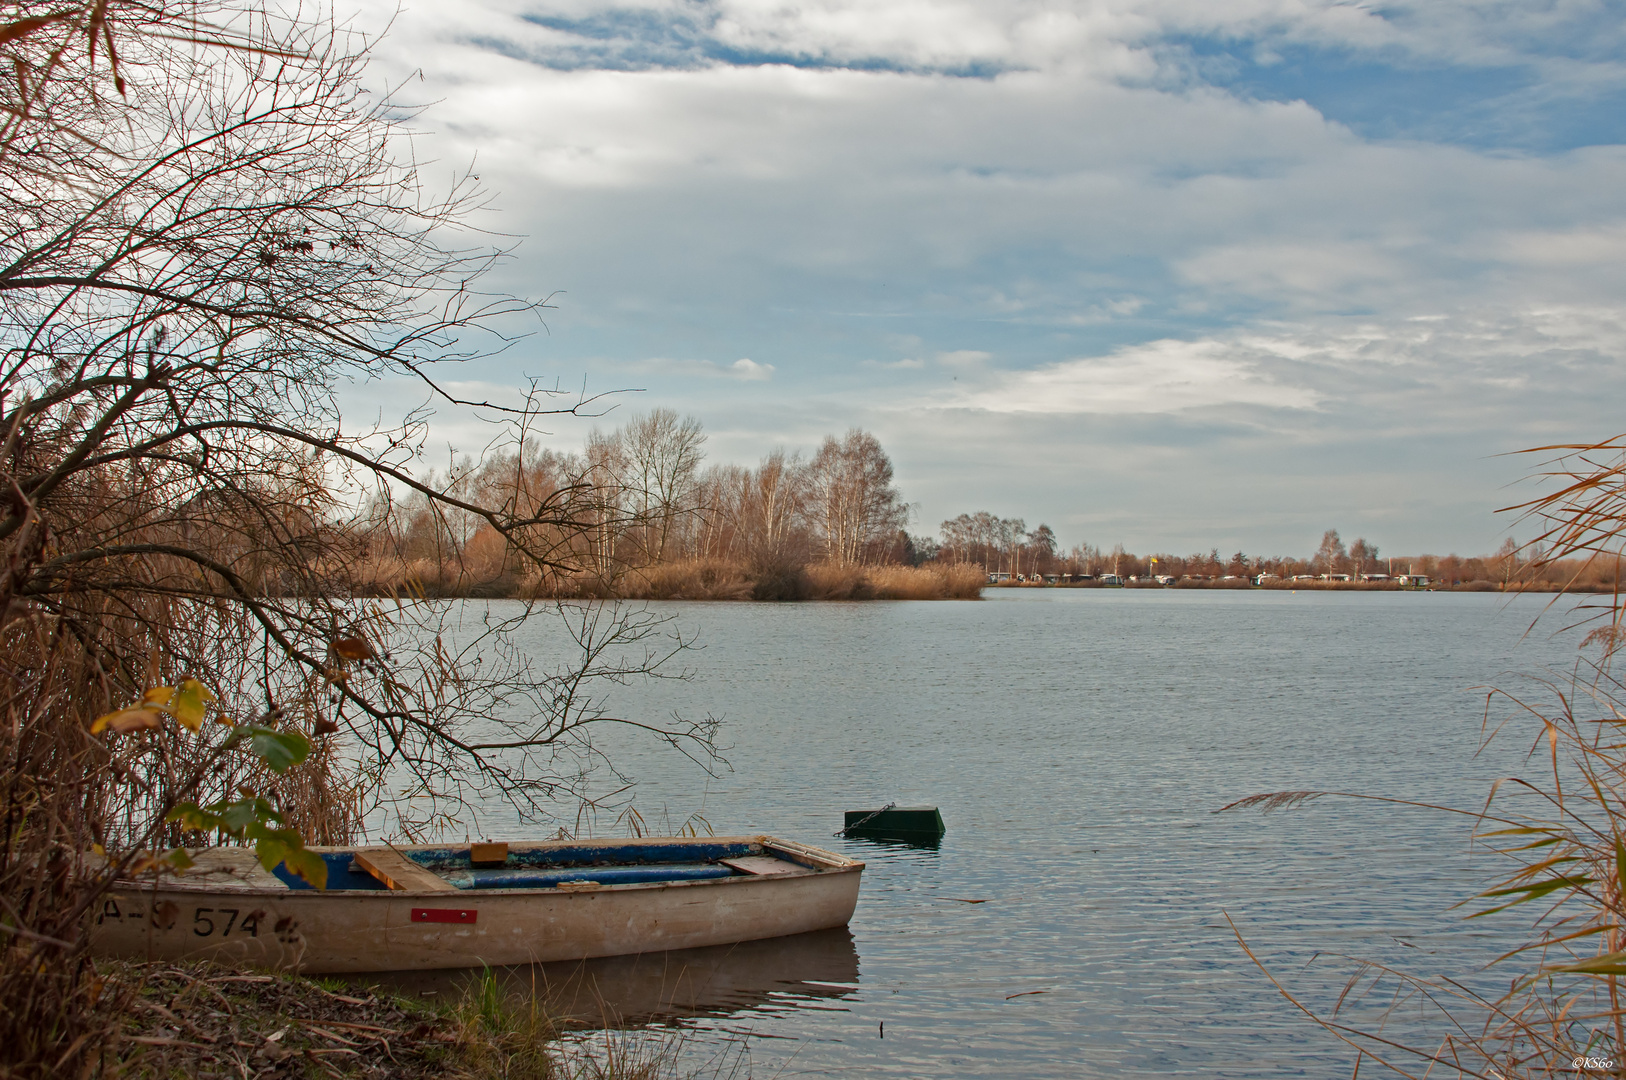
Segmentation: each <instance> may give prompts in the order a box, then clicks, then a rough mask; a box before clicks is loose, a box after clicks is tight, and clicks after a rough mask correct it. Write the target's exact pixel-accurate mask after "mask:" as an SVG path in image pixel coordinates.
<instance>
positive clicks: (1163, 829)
mask: <svg viewBox="0 0 1626 1080" xmlns="http://www.w3.org/2000/svg"><path fill="white" fill-rule="evenodd" d="M1544 602H1545V599H1544V598H1540V597H1535V598H1526V599H1519V600H1512V601H1509V600H1508V599H1507V598H1505V597H1501V596H1496V595H1488V596H1487V595H1483V594H1461V593H1438V594H1415V595H1414V594H1401V593H1316V594H1308V593H1300V594H1293V593H1290V592H1280V591H1270V592H1258V593H1251V592H1244V593H1229V592H1225V593H1221V592H1196V591H1192V592H1182V591H1174V590H1171V591H1168V592H1158V593H1140V592H1117V591H1108V590H1088V591H1085V590H1076V591H1069V590H1060V589H1056V590H1031V591H1022V592H1018V591H1016V590H1009V591H1006V592H1001V593H996V594H994V595H991V596H990V597H989V598H988V599H987V600H986V601H984V602H982V603H970V604H941V603H939V604H932V603H897V604H821V605H772V604H765V605H759V604H687V603H685V604H672V605H662V609H663V610H665V611H668V612H671V613H672V614H674V615H676V616H677V618H678V619H679V620H680V622H681V624H682V626H683V627H684V629H685V630H686V631H690V632H699V633H700V634H701V640H702V642H703V643H704V644H705V648H704V650H702V651H700V652H697V653H695V654H693V655H691V657H690V661H691V663H692V664H693V665H694V667H695V671H696V677H695V678H694V679H692V680H689V681H676V682H675V681H672V680H660V681H659V682H658V683H657V684H654V685H650V686H642V687H640V686H629V687H626V688H624V690H623V691H620V692H618V696H617V697H616V699H615V701H614V707H615V708H616V709H617V710H620V711H621V713H622V714H623V715H642V716H665V715H668V714H669V713H671V712H672V711H673V710H678V711H680V712H681V713H682V714H684V715H686V716H704V715H706V714H708V713H709V714H713V715H717V716H720V717H724V718H725V719H726V721H727V726H726V727H725V729H724V741H725V742H726V743H727V744H729V746H730V749H729V750H728V758H729V760H730V762H731V763H732V765H733V771H732V772H726V773H724V775H722V776H721V777H709V776H706V775H705V774H703V773H701V772H700V771H699V770H697V769H695V768H694V767H693V766H692V764H691V763H689V762H688V761H687V760H686V759H683V758H681V757H680V756H679V755H676V754H672V753H670V752H669V750H668V749H667V748H664V747H661V746H658V745H655V744H653V741H652V740H640V739H636V738H634V737H633V734H632V733H631V732H630V731H627V732H624V733H617V732H611V733H606V734H604V735H603V736H601V737H598V740H597V741H596V742H595V748H597V749H601V750H603V751H604V752H605V753H607V754H608V755H609V756H610V758H611V759H612V760H614V761H615V762H616V765H617V767H618V768H620V769H622V770H623V771H624V772H626V773H628V774H630V775H633V776H635V777H636V778H637V780H638V782H639V784H638V788H637V797H638V806H639V808H640V809H641V811H642V812H643V813H644V814H645V816H646V818H648V819H649V820H652V821H653V820H661V819H663V818H666V817H670V819H671V820H674V821H682V820H684V819H685V817H686V816H687V815H689V814H691V813H699V814H701V815H703V816H704V818H705V819H706V820H707V821H708V822H710V823H711V825H712V826H713V827H714V828H715V829H716V831H717V832H718V833H719V834H725V835H727V834H735V835H738V834H750V833H756V832H769V833H773V834H776V835H779V836H784V837H788V838H792V839H797V840H803V841H808V842H812V843H817V844H821V845H823V846H826V847H830V848H832V849H834V850H836V851H840V852H842V853H844V854H848V855H851V856H853V857H855V858H859V859H863V860H864V861H865V862H867V863H868V869H866V870H865V872H864V883H863V889H862V892H861V894H860V897H859V902H858V910H857V914H856V915H855V916H854V918H853V922H852V926H851V930H852V934H853V938H852V939H851V940H849V939H846V938H844V937H838V938H835V939H833V940H834V941H835V942H836V944H837V948H836V950H835V957H834V960H835V961H836V962H834V963H832V958H831V957H830V956H829V955H827V954H826V953H825V952H824V951H822V950H820V949H814V950H812V952H811V953H808V952H805V951H802V950H800V949H798V948H797V947H796V946H794V945H792V946H788V947H787V946H786V945H784V944H783V943H780V944H775V943H771V942H761V943H756V944H753V945H746V946H736V947H735V948H734V949H733V950H719V951H717V952H716V954H715V955H716V957H717V959H716V961H715V963H714V962H713V961H711V960H708V959H704V958H699V957H696V958H693V959H679V960H673V959H672V958H670V957H665V958H655V957H645V958H639V959H638V960H636V961H621V962H614V961H596V962H594V963H593V964H591V965H581V966H580V968H581V970H580V973H579V974H578V975H574V976H573V975H572V974H571V972H570V971H569V970H560V971H557V973H556V972H555V971H548V972H546V973H545V974H546V980H545V985H546V986H547V987H548V988H549V992H550V993H551V994H554V995H556V998H557V1000H559V1001H561V1002H562V1003H567V1004H568V1005H569V1007H570V1009H571V1010H572V1011H573V1015H575V1016H576V1017H578V1018H582V1017H586V1018H587V1021H588V1022H591V1020H592V1018H593V1017H594V1016H596V1015H598V1014H599V1011H600V1010H599V1009H598V1006H597V1001H598V999H599V998H600V997H602V998H603V999H604V1000H605V1001H606V1002H607V1003H609V1004H611V1005H612V1006H613V1011H614V1013H615V1014H616V1015H618V1016H620V1017H621V1018H622V1019H623V1020H628V1019H630V1018H633V1017H637V1016H657V1017H658V1016H680V1017H688V1018H687V1019H680V1020H679V1022H680V1023H682V1024H683V1025H684V1026H685V1027H686V1028H687V1029H688V1030H689V1031H690V1033H691V1036H692V1038H693V1039H694V1040H695V1041H696V1043H697V1044H701V1045H703V1044H705V1043H706V1040H708V1039H712V1038H715V1039H717V1040H719V1041H721V1040H724V1039H729V1038H737V1033H738V1032H740V1031H742V1030H746V1031H749V1032H750V1033H751V1034H752V1036H753V1037H756V1038H766V1039H771V1040H772V1042H771V1043H763V1044H762V1047H763V1052H764V1053H771V1052H772V1051H773V1050H774V1049H775V1048H778V1049H782V1050H783V1053H784V1056H785V1057H786V1058H787V1059H788V1060H787V1062H786V1063H785V1064H784V1067H783V1071H780V1070H779V1069H778V1068H777V1067H775V1068H771V1069H767V1070H765V1073H764V1074H765V1075H779V1076H784V1077H786V1078H787V1080H788V1078H790V1077H806V1076H828V1077H855V1076H863V1077H866V1078H870V1077H875V1078H887V1077H891V1078H897V1080H915V1078H918V1077H925V1076H930V1077H932V1078H933V1080H981V1078H983V1077H987V1076H1019V1077H1022V1078H1024V1080H1046V1078H1054V1080H1075V1078H1077V1077H1101V1078H1116V1077H1120V1076H1131V1075H1132V1076H1155V1075H1164V1076H1175V1075H1178V1076H1186V1077H1189V1076H1203V1077H1205V1078H1206V1077H1234V1078H1238V1080H1244V1078H1245V1080H1266V1078H1270V1080H1275V1078H1282V1080H1288V1078H1291V1080H1302V1078H1304V1077H1313V1078H1317V1080H1320V1078H1327V1080H1332V1078H1340V1080H1342V1078H1347V1077H1348V1076H1349V1075H1350V1072H1351V1068H1352V1064H1353V1063H1352V1061H1351V1054H1350V1053H1349V1052H1348V1051H1347V1049H1346V1048H1345V1047H1344V1046H1342V1045H1341V1044H1339V1043H1338V1042H1337V1041H1336V1040H1335V1039H1333V1038H1332V1037H1331V1036H1328V1035H1326V1034H1325V1033H1324V1032H1321V1031H1319V1030H1317V1029H1314V1028H1313V1027H1311V1025H1309V1024H1308V1023H1307V1022H1306V1021H1305V1020H1304V1019H1303V1018H1302V1016H1301V1015H1299V1014H1298V1013H1297V1012H1296V1011H1295V1010H1294V1009H1293V1008H1292V1006H1290V1005H1288V1004H1286V1003H1285V1002H1283V1001H1282V1000H1281V998H1280V997H1279V996H1278V995H1277V994H1276V991H1275V989H1274V988H1273V987H1272V986H1271V985H1270V983H1269V982H1268V981H1267V980H1266V979H1265V978H1264V977H1263V976H1262V975H1261V974H1260V972H1259V971H1258V970H1257V969H1256V968H1255V967H1254V966H1253V965H1252V964H1251V963H1250V962H1249V961H1248V958H1247V957H1246V956H1245V955H1244V954H1243V953H1242V951H1241V949H1240V948H1239V947H1238V944H1237V937H1236V933H1235V932H1234V931H1233V929H1232V926H1233V924H1234V925H1235V927H1236V930H1237V931H1240V932H1241V933H1242V934H1243V935H1244V937H1245V938H1246V939H1247V941H1248V942H1249V944H1250V945H1251V946H1252V947H1254V948H1255V949H1256V950H1257V951H1258V952H1259V954H1260V955H1261V957H1262V958H1263V959H1264V960H1265V961H1266V962H1267V963H1269V964H1270V965H1271V967H1272V969H1273V970H1274V971H1276V972H1278V973H1279V974H1280V975H1281V976H1282V977H1283V978H1284V979H1286V980H1287V981H1288V982H1289V983H1290V984H1291V985H1292V986H1293V987H1294V989H1295V992H1296V993H1298V994H1299V995H1300V1000H1303V1001H1306V1002H1307V1004H1308V1005H1310V1006H1312V1007H1316V1008H1322V1009H1328V1010H1330V1009H1331V1008H1332V1007H1333V1006H1334V1005H1336V1004H1338V994H1339V992H1340V991H1341V990H1342V988H1343V985H1344V981H1345V978H1346V977H1347V976H1348V975H1349V974H1350V971H1349V969H1347V968H1340V967H1338V965H1337V963H1336V962H1333V961H1329V960H1328V959H1327V958H1328V957H1329V955H1331V954H1344V955H1349V956H1359V957H1364V958H1369V959H1372V960H1376V961H1380V962H1384V963H1392V964H1396V965H1399V966H1401V967H1404V968H1406V969H1407V970H1410V971H1414V972H1418V973H1420V974H1450V975H1453V976H1455V977H1463V978H1467V979H1468V980H1469V981H1470V982H1472V983H1473V985H1475V986H1480V987H1481V988H1486V989H1488V990H1489V991H1490V992H1494V991H1495V990H1496V987H1497V986H1500V987H1501V988H1503V989H1505V988H1506V985H1507V978H1509V977H1511V976H1510V975H1508V974H1504V973H1503V972H1502V971H1501V969H1499V968H1498V969H1495V970H1492V971H1490V972H1481V971H1479V970H1478V969H1479V968H1480V967H1481V965H1483V964H1484V963H1485V962H1487V961H1488V960H1489V959H1490V958H1491V957H1493V956H1496V955H1498V954H1500V953H1501V952H1503V951H1504V950H1505V949H1506V948H1508V947H1510V946H1511V945H1513V944H1517V936H1516V933H1517V929H1518V927H1517V926H1516V925H1513V924H1511V923H1509V922H1508V921H1506V919H1505V918H1503V919H1501V920H1500V921H1498V919H1476V920H1473V921H1472V922H1464V921H1463V919H1462V917H1461V916H1462V912H1461V911H1460V910H1453V908H1452V905H1453V904H1455V903H1456V902H1457V901H1459V900H1461V899H1463V898H1464V897H1465V896H1467V895H1469V894H1471V893H1472V892H1473V891H1475V889H1476V887H1482V882H1483V880H1484V875H1485V874H1487V873H1489V872H1490V871H1491V870H1492V869H1499V867H1495V866H1493V865H1490V864H1488V863H1487V862H1486V861H1485V860H1484V859H1483V858H1482V857H1480V856H1477V855H1475V854H1474V853H1473V852H1472V851H1471V849H1470V846H1469V843H1468V836H1467V828H1466V826H1465V825H1464V824H1463V823H1462V822H1460V821H1458V820H1455V819H1446V818H1442V817H1440V816H1438V815H1428V814H1424V813H1420V812H1415V811H1405V810H1400V809H1398V808H1396V807H1393V806H1389V805H1383V804H1377V803H1358V802H1349V801H1344V802H1334V801H1332V800H1320V801H1318V802H1315V803H1311V804H1309V805H1306V806H1304V807H1302V808H1301V809H1299V810H1296V811H1292V812H1281V813H1276V814H1271V815H1265V816H1262V815H1259V814H1256V813H1255V814H1236V813H1230V814H1219V815H1216V814H1214V813H1213V812H1212V811H1213V810H1214V809H1215V808H1217V807H1220V806H1223V805H1225V804H1226V803H1229V802H1231V801H1232V800H1234V799H1237V798H1239V797H1241V796H1244V795H1252V794H1255V793H1257V792H1263V791H1280V790H1284V789H1294V790H1298V789H1306V788H1321V789H1331V790H1345V791H1348V790H1355V791H1362V792H1368V793H1371V794H1376V795H1385V796H1392V797H1395V798H1402V799H1416V800H1421V801H1426V802H1434V803H1443V804H1455V805H1459V806H1470V807H1477V806H1478V805H1479V804H1480V803H1481V802H1482V800H1483V799H1484V797H1485V794H1486V791H1487V789H1488V786H1489V784H1490V783H1491V782H1492V781H1493V780H1494V779H1495V778H1496V777H1498V776H1506V775H1510V774H1517V773H1518V772H1519V771H1521V770H1523V769H1524V768H1526V767H1527V766H1526V762H1525V758H1524V752H1525V750H1526V749H1527V747H1528V745H1529V734H1530V733H1529V732H1528V731H1527V729H1524V728H1518V729H1517V730H1518V734H1517V735H1512V734H1511V733H1512V731H1513V730H1514V729H1513V728H1510V729H1509V731H1510V737H1509V738H1508V739H1507V740H1506V741H1505V743H1502V744H1498V745H1494V746H1492V747H1490V748H1489V749H1487V750H1483V751H1481V749H1480V745H1479V744H1480V737H1481V730H1482V729H1481V723H1482V721H1483V719H1484V711H1483V710H1484V704H1485V702H1484V697H1483V694H1482V693H1481V692H1479V691H1475V690H1474V689H1472V688H1473V687H1476V686H1483V685H1485V684H1487V683H1492V684H1494V683H1499V682H1500V683H1502V684H1503V685H1509V684H1507V683H1506V682H1505V681H1504V676H1503V675H1502V673H1503V672H1505V671H1507V670H1509V669H1517V670H1524V671H1530V670H1534V669H1537V668H1539V667H1540V666H1541V665H1543V664H1550V665H1552V666H1554V667H1556V668H1558V669H1560V670H1563V669H1567V668H1568V667H1569V665H1570V664H1571V663H1573V659H1574V656H1575V645H1574V643H1573V642H1567V641H1564V640H1557V639H1550V638H1548V637H1546V636H1545V635H1544V634H1541V633H1537V634H1534V635H1529V636H1526V634H1525V631H1526V630H1527V629H1528V628H1529V625H1530V619H1531V617H1532V616H1533V615H1534V614H1536V613H1537V612H1538V611H1539V610H1540V609H1541V606H1542V604H1543V603H1544ZM532 647H533V649H534V651H535V653H536V655H537V656H538V657H542V656H547V655H552V653H553V652H556V649H555V645H554V643H553V642H551V641H550V640H547V639H544V638H540V637H539V638H538V639H537V640H536V641H535V642H534V643H533V645H532ZM1515 727H1517V725H1515ZM894 801H895V802H897V803H899V804H900V805H908V804H928V805H935V806H940V807H941V808H942V812H943V816H944V818H945V819H946V821H947V825H948V829H949V832H948V835H947V836H946V837H944V838H943V841H942V843H941V846H939V847H936V848H931V847H920V846H916V845H911V844H906V843H888V842H885V841H877V840H870V839H860V838H854V837H847V838H841V839H832V838H831V833H832V832H834V831H835V830H837V829H839V828H841V826H842V824H843V813H844V811H845V810H847V809H849V808H852V807H862V806H881V805H884V804H885V803H887V802H894ZM491 811H492V813H493V815H495V814H496V813H498V812H499V808H498V807H495V806H493V807H492V808H491ZM602 824H603V826H604V831H606V832H608V831H611V830H612V829H613V826H611V825H610V823H608V822H604V823H602ZM493 826H494V830H495V829H501V828H506V829H508V830H510V831H508V832H506V833H503V834H498V833H496V832H495V831H494V832H493V837H492V838H493V839H504V838H514V839H518V838H523V837H525V836H527V835H532V834H533V831H534V826H530V825H527V823H526V822H524V821H522V820H520V819H519V818H518V817H517V816H512V815H511V814H510V817H509V821H508V824H506V825H504V824H503V823H502V822H500V821H494V822H493ZM855 943H856V953H857V955H861V956H862V957H863V963H862V970H861V971H859V965H858V963H857V960H856V956H855V955H854V952H853V950H854V948H855ZM707 952H711V951H710V950H707ZM1318 957H1319V959H1315V960H1314V963H1312V959H1313V958H1318ZM826 964H830V967H829V968H828V969H827V968H825V967H824V966H823V965H826ZM1329 964H1330V965H1331V966H1328V965H1329ZM566 967H567V968H575V967H577V965H567V966H566ZM820 971H824V972H825V974H824V975H820V974H818V972H820ZM465 977H466V976H465ZM513 977H514V976H510V978H513ZM524 977H525V979H526V980H527V985H528V980H529V978H530V976H529V974H526V975H525V976H524ZM572 979H574V981H572ZM827 984H828V985H827ZM1374 1000H1375V999H1374ZM1385 1000H1387V999H1385ZM1349 1007H1352V1006H1349V1005H1348V1004H1347V1003H1346V1008H1349ZM1362 1015H1363V1016H1364V1015H1365V1014H1362ZM1408 1015H1409V1014H1408ZM1368 1018H1369V1017H1368ZM1393 1023H1394V1024H1397V1025H1400V1026H1401V1027H1402V1028H1403V1027H1404V1026H1405V1024H1407V1023H1411V1021H1410V1020H1408V1019H1407V1017H1404V1016H1400V1015H1399V1014H1397V1015H1396V1017H1395V1018H1394V1020H1393ZM882 1025H884V1032H885V1034H884V1037H883V1035H882V1030H883V1027H882ZM1405 1034H1406V1035H1407V1037H1411V1036H1416V1038H1418V1039H1419V1040H1425V1041H1437V1040H1438V1039H1439V1038H1440V1037H1442V1036H1443V1034H1444V1032H1440V1031H1434V1030H1415V1031H1409V1032H1405ZM1363 1075H1364V1073H1363Z"/></svg>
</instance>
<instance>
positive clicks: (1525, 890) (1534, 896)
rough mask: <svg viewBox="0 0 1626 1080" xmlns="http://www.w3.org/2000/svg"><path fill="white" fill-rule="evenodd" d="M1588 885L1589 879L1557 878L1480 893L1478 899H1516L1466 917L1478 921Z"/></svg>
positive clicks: (1590, 880)
mask: <svg viewBox="0 0 1626 1080" xmlns="http://www.w3.org/2000/svg"><path fill="white" fill-rule="evenodd" d="M1590 884H1592V879H1591V878H1589V877H1558V878H1549V879H1547V880H1546V881H1538V882H1537V883H1536V884H1534V885H1515V886H1513V887H1512V888H1510V889H1492V890H1490V891H1489V892H1482V893H1480V894H1479V896H1480V898H1481V899H1484V898H1487V897H1492V896H1518V899H1517V900H1511V901H1509V902H1508V903H1506V904H1503V905H1501V906H1500V907H1493V908H1489V909H1487V910H1485V911H1476V912H1474V913H1473V914H1472V915H1470V916H1468V918H1470V919H1478V918H1482V917H1484V916H1486V915H1494V914H1496V913H1497V912H1498V911H1506V910H1507V909H1508V908H1510V907H1516V906H1518V905H1519V904H1527V903H1529V902H1530V901H1532V900H1538V899H1540V898H1541V897H1543V896H1546V895H1547V894H1548V893H1550V892H1556V891H1557V890H1559V889H1579V888H1581V887H1583V886H1585V885H1590Z"/></svg>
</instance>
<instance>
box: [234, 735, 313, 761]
mask: <svg viewBox="0 0 1626 1080" xmlns="http://www.w3.org/2000/svg"><path fill="white" fill-rule="evenodd" d="M237 730H238V731H240V732H242V733H243V734H244V735H246V736H247V737H248V740H249V745H250V747H251V748H252V749H253V750H254V753H256V754H258V755H259V756H260V758H261V759H262V760H263V761H264V762H265V763H266V765H268V766H270V768H271V771H272V772H279V773H280V772H286V771H287V770H288V769H289V767H291V766H294V765H298V764H299V763H300V762H301V761H304V760H305V759H306V758H307V757H309V756H310V752H311V744H310V740H309V739H307V738H305V736H303V735H301V734H300V733H299V732H297V731H278V730H277V729H276V728H268V727H262V726H260V725H259V724H244V725H242V726H241V727H239V728H237Z"/></svg>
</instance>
